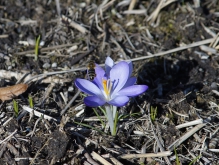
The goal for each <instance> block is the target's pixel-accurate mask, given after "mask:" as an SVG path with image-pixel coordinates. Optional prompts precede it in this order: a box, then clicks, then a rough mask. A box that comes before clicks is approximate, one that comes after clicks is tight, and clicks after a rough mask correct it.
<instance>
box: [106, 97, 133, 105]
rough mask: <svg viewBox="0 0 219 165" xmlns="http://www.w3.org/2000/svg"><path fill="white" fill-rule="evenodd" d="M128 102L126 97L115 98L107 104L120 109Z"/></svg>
mask: <svg viewBox="0 0 219 165" xmlns="http://www.w3.org/2000/svg"><path fill="white" fill-rule="evenodd" d="M128 101H129V98H128V97H127V96H117V97H115V98H114V99H113V100H110V101H109V102H108V103H109V104H111V105H114V106H117V107H122V106H124V105H126V104H127V103H128Z"/></svg>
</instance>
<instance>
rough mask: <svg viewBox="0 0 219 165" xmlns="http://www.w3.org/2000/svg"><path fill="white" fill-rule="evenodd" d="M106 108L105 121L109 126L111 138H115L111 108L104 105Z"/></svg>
mask: <svg viewBox="0 0 219 165" xmlns="http://www.w3.org/2000/svg"><path fill="white" fill-rule="evenodd" d="M105 108H106V117H107V120H108V122H109V126H110V132H111V135H112V136H115V134H116V133H115V131H114V121H113V111H112V107H111V106H110V105H108V104H107V105H105Z"/></svg>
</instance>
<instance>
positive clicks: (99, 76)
mask: <svg viewBox="0 0 219 165" xmlns="http://www.w3.org/2000/svg"><path fill="white" fill-rule="evenodd" d="M95 72H96V77H95V78H94V80H93V82H94V83H95V84H96V85H97V86H98V87H99V88H100V89H101V90H103V85H102V80H103V78H104V79H107V78H106V77H105V71H104V70H103V68H101V67H100V66H99V65H96V67H95Z"/></svg>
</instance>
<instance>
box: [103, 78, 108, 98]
mask: <svg viewBox="0 0 219 165" xmlns="http://www.w3.org/2000/svg"><path fill="white" fill-rule="evenodd" d="M102 83H103V89H104V92H105V93H106V95H107V96H108V95H109V90H108V88H107V80H102Z"/></svg>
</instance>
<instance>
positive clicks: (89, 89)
mask: <svg viewBox="0 0 219 165" xmlns="http://www.w3.org/2000/svg"><path fill="white" fill-rule="evenodd" d="M75 85H76V86H77V87H78V88H79V89H80V90H81V91H83V92H84V93H87V94H89V95H98V96H102V92H101V90H100V89H99V88H98V87H97V86H96V85H95V84H94V83H92V82H91V81H88V80H85V79H80V78H77V79H76V80H75Z"/></svg>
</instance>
